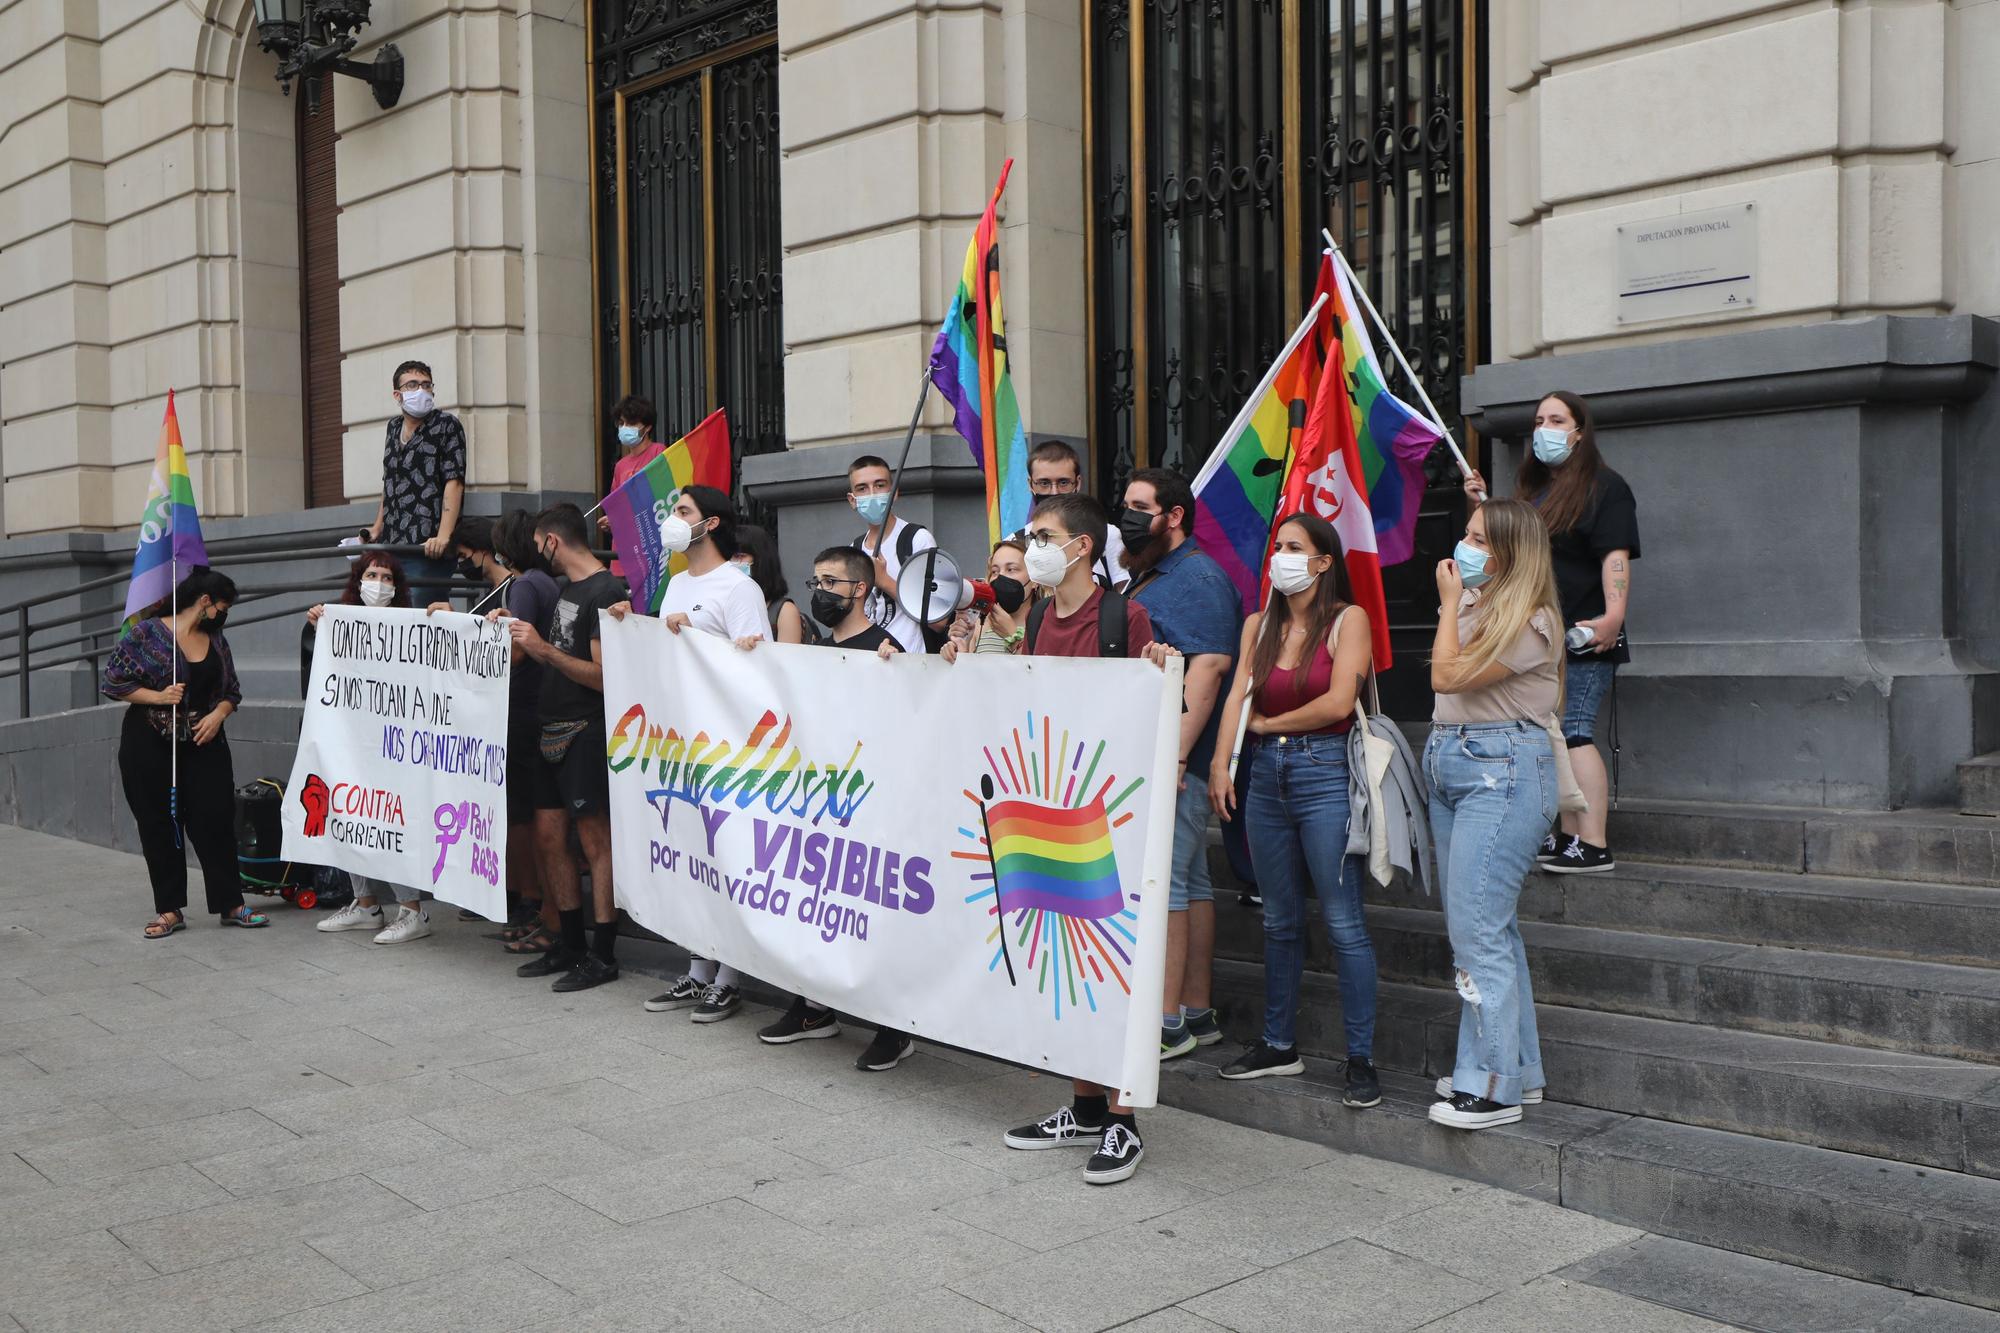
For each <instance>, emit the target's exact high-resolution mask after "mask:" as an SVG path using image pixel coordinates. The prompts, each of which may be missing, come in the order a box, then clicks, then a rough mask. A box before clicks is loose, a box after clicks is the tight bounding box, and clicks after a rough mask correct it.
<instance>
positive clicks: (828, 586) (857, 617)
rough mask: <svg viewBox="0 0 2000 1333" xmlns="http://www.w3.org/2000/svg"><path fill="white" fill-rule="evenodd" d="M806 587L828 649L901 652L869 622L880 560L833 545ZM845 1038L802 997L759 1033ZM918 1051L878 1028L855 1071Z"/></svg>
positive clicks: (876, 1069)
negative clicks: (870, 598)
mask: <svg viewBox="0 0 2000 1333" xmlns="http://www.w3.org/2000/svg"><path fill="white" fill-rule="evenodd" d="M806 586H807V587H808V588H810V589H811V590H812V614H813V619H814V620H817V621H818V622H819V623H820V624H822V625H825V626H827V628H828V629H829V630H830V631H831V633H832V637H831V638H830V639H829V640H827V642H826V644H825V646H826V647H829V648H845V649H848V650H849V651H851V652H864V653H867V652H872V653H875V654H876V655H878V656H880V657H881V658H882V659H883V660H885V661H886V660H888V658H889V657H890V656H892V655H893V654H895V653H896V652H898V651H900V649H899V647H898V645H897V643H896V639H895V636H894V635H892V634H890V633H889V631H888V630H886V629H883V628H882V627H881V626H880V625H877V624H876V623H875V622H874V621H872V620H870V619H869V618H868V610H867V606H868V594H869V593H871V592H873V591H874V590H875V562H874V561H873V560H870V559H869V558H868V557H867V556H866V555H864V554H862V552H860V551H858V550H856V549H855V548H854V547H852V546H829V547H827V549H825V550H824V551H821V552H820V553H819V555H818V557H817V558H816V559H814V561H813V576H812V578H811V579H810V580H808V581H807V583H806ZM839 1035H840V1020H839V1018H838V1017H836V1016H835V1015H834V1012H833V1010H831V1009H829V1008H827V1006H825V1005H823V1004H820V1003H818V1002H816V1001H813V1000H808V999H807V998H806V997H805V996H803V995H801V996H799V997H797V998H796V999H794V1000H793V1001H792V1007H791V1008H789V1009H787V1010H786V1011H785V1014H784V1017H782V1018H780V1019H779V1020H778V1021H777V1022H775V1023H773V1024H771V1025H770V1026H769V1027H766V1028H764V1029H763V1030H762V1031H760V1032H758V1034H757V1040H758V1041H761V1042H763V1043H764V1044H765V1045H767V1046H787V1045H790V1044H791V1043H792V1042H795V1041H809V1040H812V1039H813V1038H816V1037H837V1036H839ZM916 1049H917V1043H916V1042H915V1041H914V1040H913V1039H912V1038H911V1037H910V1035H909V1034H908V1033H906V1032H900V1031H898V1030H897V1029H895V1028H892V1027H878V1028H876V1029H875V1040H874V1041H872V1042H870V1043H868V1049H867V1050H865V1051H863V1052H862V1053H861V1055H860V1057H859V1058H858V1059H856V1060H855V1062H854V1067H855V1068H856V1069H861V1070H866V1071H867V1072H869V1073H881V1072H883V1071H885V1070H890V1069H894V1068H895V1067H896V1066H897V1065H899V1064H901V1063H902V1062H903V1061H905V1060H907V1059H909V1058H910V1057H911V1056H912V1055H914V1054H915V1053H916Z"/></svg>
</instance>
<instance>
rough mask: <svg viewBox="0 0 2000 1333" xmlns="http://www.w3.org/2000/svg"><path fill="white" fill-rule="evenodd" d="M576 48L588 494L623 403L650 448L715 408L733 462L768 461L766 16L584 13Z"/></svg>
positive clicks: (775, 337)
mask: <svg viewBox="0 0 2000 1333" xmlns="http://www.w3.org/2000/svg"><path fill="white" fill-rule="evenodd" d="M590 37H591V65H592V86H593V88H594V89H595V97H596V105H595V108H594V111H593V115H592V126H591V132H592V143H593V158H594V164H593V169H592V174H593V177H594V180H593V189H592V193H591V213H592V222H593V226H594V229H595V246H594V254H595V268H596V274H595V279H596V285H597V329H596V348H597V377H598V395H599V403H598V406H599V408H600V411H599V414H598V415H599V421H600V434H599V439H600V446H599V451H598V463H599V475H600V480H601V481H604V482H608V481H609V479H610V467H611V460H612V458H613V457H614V456H615V447H614V446H611V445H609V443H608V435H609V430H608V424H607V423H604V422H603V409H607V408H608V407H609V406H610V404H611V403H613V402H615V401H616V400H617V399H618V398H619V397H620V396H622V395H623V394H625V393H628V392H629V393H638V394H643V395H644V396H645V397H647V398H650V399H651V400H652V401H653V403H654V404H655V406H656V407H657V408H658V409H659V414H660V425H659V433H660V434H661V435H662V436H663V437H665V438H668V439H672V438H673V437H674V436H675V435H677V434H678V433H680V432H683V431H686V430H687V429H688V428H690V427H692V426H693V425H695V424H696V423H697V422H699V421H700V420H701V419H702V418H703V417H704V416H706V415H707V414H708V413H709V412H711V411H713V410H714V409H715V408H717V407H722V408H726V409H728V412H729V429H730V438H731V441H732V443H733V445H734V449H735V454H736V457H737V459H738V460H740V459H742V458H743V457H744V456H746V455H749V454H759V453H768V452H772V451H775V450H779V449H783V448H784V446H785V407H784V319H783V309H782V302H783V279H782V277H781V271H782V251H781V248H780V239H779V216H780V215H779V211H778V208H779V199H778V159H779V153H778V49H777V5H776V2H775V0H592V2H591V6H590ZM739 475H740V474H739ZM732 481H734V478H732ZM732 489H733V490H736V491H737V496H736V498H737V503H738V505H739V507H741V506H743V505H744V499H743V496H742V494H741V492H740V489H737V488H736V487H734V486H732Z"/></svg>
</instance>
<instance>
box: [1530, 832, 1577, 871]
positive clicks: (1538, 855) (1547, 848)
mask: <svg viewBox="0 0 2000 1333" xmlns="http://www.w3.org/2000/svg"><path fill="white" fill-rule="evenodd" d="M1569 838H1570V835H1569V834H1567V833H1565V834H1563V835H1562V836H1561V837H1558V836H1556V835H1555V834H1554V833H1549V834H1547V835H1545V836H1544V837H1543V838H1542V845H1541V846H1540V847H1537V848H1536V849H1535V863H1536V864H1537V865H1546V864H1548V863H1549V862H1550V861H1553V860H1555V859H1556V858H1557V857H1558V856H1561V855H1562V850H1563V844H1564V843H1566V842H1568V841H1569Z"/></svg>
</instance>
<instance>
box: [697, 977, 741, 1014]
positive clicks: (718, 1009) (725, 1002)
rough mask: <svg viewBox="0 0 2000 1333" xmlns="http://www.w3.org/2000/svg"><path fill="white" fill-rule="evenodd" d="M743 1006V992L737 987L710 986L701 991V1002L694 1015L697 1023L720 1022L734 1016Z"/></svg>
mask: <svg viewBox="0 0 2000 1333" xmlns="http://www.w3.org/2000/svg"><path fill="white" fill-rule="evenodd" d="M742 1007H743V992H742V991H740V990H738V989H736V987H734V986H710V987H709V988H708V989H707V990H705V991H703V992H702V993H701V1004H700V1005H699V1006H697V1007H696V1009H695V1011H694V1015H693V1017H694V1021H695V1022H697V1023H720V1022H721V1021H722V1020H723V1019H725V1018H734V1017H735V1016H736V1011H737V1010H738V1009H741V1008H742Z"/></svg>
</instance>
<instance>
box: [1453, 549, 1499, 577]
mask: <svg viewBox="0 0 2000 1333" xmlns="http://www.w3.org/2000/svg"><path fill="white" fill-rule="evenodd" d="M1451 558H1452V559H1453V560H1456V561H1457V562H1458V577H1459V580H1460V581H1461V582H1462V583H1464V584H1465V586H1466V587H1468V588H1477V587H1478V586H1479V585H1480V584H1482V583H1484V582H1486V580H1488V579H1490V578H1492V577H1493V576H1492V575H1491V574H1489V573H1487V572H1486V562H1487V561H1488V560H1490V559H1492V555H1491V554H1490V553H1489V552H1486V551H1482V550H1480V549H1479V548H1478V547H1477V546H1474V545H1473V544H1472V543H1470V542H1460V543H1459V544H1458V546H1457V548H1456V549H1455V550H1453V551H1452V553H1451Z"/></svg>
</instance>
